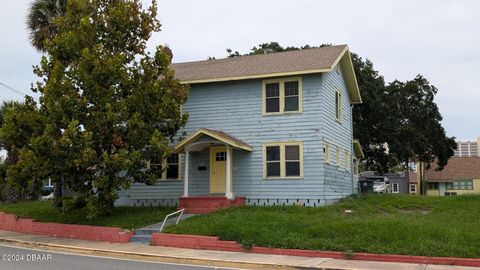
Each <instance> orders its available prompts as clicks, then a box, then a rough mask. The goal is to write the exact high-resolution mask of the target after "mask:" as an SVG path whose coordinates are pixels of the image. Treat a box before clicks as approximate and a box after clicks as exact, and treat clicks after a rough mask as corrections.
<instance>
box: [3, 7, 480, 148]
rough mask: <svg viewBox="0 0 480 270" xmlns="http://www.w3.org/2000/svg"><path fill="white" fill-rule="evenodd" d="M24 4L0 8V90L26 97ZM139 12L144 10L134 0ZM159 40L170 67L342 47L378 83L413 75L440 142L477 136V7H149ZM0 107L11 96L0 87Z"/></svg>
mask: <svg viewBox="0 0 480 270" xmlns="http://www.w3.org/2000/svg"><path fill="white" fill-rule="evenodd" d="M29 2H30V1H29V0H16V1H4V3H2V8H1V9H0V33H1V36H2V38H1V39H0V82H3V83H6V84H8V85H10V86H12V87H14V88H16V89H18V90H20V91H22V92H27V93H29V91H30V85H31V83H32V82H35V81H36V78H35V76H34V75H33V73H32V65H34V64H37V63H38V62H39V59H40V54H38V53H37V52H36V51H35V50H34V49H33V48H32V47H31V46H30V44H29V41H28V38H27V33H26V30H25V16H26V12H27V7H28V3H29ZM144 2H145V3H148V1H146V0H145V1H144ZM158 5H159V15H158V17H159V19H160V20H161V22H162V24H163V29H162V32H160V33H157V34H155V35H154V36H153V37H152V39H151V40H150V42H149V45H150V48H153V47H154V46H155V45H157V44H168V45H169V46H170V47H171V48H172V50H173V54H174V61H175V62H184V61H191V60H203V59H206V58H207V57H208V56H215V57H217V58H221V57H224V56H225V55H226V52H225V49H226V48H232V49H234V50H238V51H240V52H246V51H248V50H249V49H250V48H251V47H253V46H254V45H257V44H259V43H263V42H269V41H278V42H280V43H281V44H282V45H295V46H301V45H304V44H311V45H318V44H322V43H333V44H348V45H349V47H350V49H351V50H352V51H354V52H357V53H358V54H360V55H361V56H363V57H367V58H369V59H371V60H372V61H373V63H374V64H375V68H376V69H377V70H379V71H380V73H381V74H383V75H384V76H385V79H386V80H387V81H392V80H394V79H399V80H408V79H412V78H413V77H415V76H416V75H417V74H419V73H420V74H423V75H424V76H425V77H426V78H427V79H428V80H429V81H430V82H431V83H432V84H434V85H435V86H436V87H437V88H438V89H439V93H438V95H437V98H436V101H437V104H438V106H439V108H440V112H441V113H442V115H443V117H444V120H443V125H444V127H445V128H446V130H447V134H448V135H449V136H455V137H457V138H459V139H462V140H474V139H476V137H477V136H480V110H476V109H477V106H480V88H479V86H480V75H479V72H480V50H479V49H478V44H480V31H479V30H478V29H480V1H476V0H470V1H469V0H464V1H446V0H443V1H442V0H438V1H433V0H424V1H411V0H408V1H395V2H393V1H380V0H379V1H367V0H344V1H323V0H322V1H319V0H295V1H294V0H289V1H283V0H261V1H259V0H244V1H233V0H204V1H184V0H158ZM0 99H1V100H9V99H21V96H19V95H17V94H15V93H13V92H11V91H9V90H7V89H5V88H3V87H1V86H0Z"/></svg>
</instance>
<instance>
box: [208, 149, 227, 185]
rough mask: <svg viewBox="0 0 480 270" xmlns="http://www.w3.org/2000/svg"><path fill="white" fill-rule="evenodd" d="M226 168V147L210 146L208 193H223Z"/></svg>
mask: <svg viewBox="0 0 480 270" xmlns="http://www.w3.org/2000/svg"><path fill="white" fill-rule="evenodd" d="M226 168H227V149H226V147H225V146H212V147H210V193H225V185H226V181H225V179H226Z"/></svg>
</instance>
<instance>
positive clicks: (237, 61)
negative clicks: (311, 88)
mask: <svg viewBox="0 0 480 270" xmlns="http://www.w3.org/2000/svg"><path fill="white" fill-rule="evenodd" d="M346 49H347V46H346V45H339V46H332V47H322V48H314V49H304V50H296V51H287V52H279V53H268V54H261V55H249V56H242V57H233V58H225V59H218V60H205V61H196V62H187V63H176V64H172V66H171V67H172V68H173V69H174V70H175V74H176V77H177V78H178V79H179V80H181V81H187V82H191V81H201V80H214V79H216V80H226V79H227V78H237V77H240V78H242V77H253V76H255V77H257V76H262V75H266V74H275V73H290V72H302V71H303V72H307V71H312V70H316V71H317V73H318V72H325V71H328V70H329V69H331V68H332V67H333V65H334V64H336V62H338V59H339V57H341V56H342V55H343V53H344V52H345V50H346ZM321 70H323V71H321ZM311 73H313V72H311Z"/></svg>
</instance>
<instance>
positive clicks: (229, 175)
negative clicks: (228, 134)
mask: <svg viewBox="0 0 480 270" xmlns="http://www.w3.org/2000/svg"><path fill="white" fill-rule="evenodd" d="M225 147H226V150H227V166H225V167H226V170H227V171H226V174H225V175H226V177H225V181H226V182H227V183H226V185H225V197H227V199H233V194H232V147H230V145H226V146H225Z"/></svg>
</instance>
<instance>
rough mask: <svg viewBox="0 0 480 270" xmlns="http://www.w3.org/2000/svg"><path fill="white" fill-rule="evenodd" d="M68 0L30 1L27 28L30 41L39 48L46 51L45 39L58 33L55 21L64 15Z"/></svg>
mask: <svg viewBox="0 0 480 270" xmlns="http://www.w3.org/2000/svg"><path fill="white" fill-rule="evenodd" d="M66 9H67V0H35V1H32V2H31V3H30V7H29V9H28V16H27V29H28V31H29V37H30V41H31V43H32V45H33V47H35V48H36V49H37V50H39V51H41V52H45V51H46V50H45V41H46V40H47V39H48V38H50V37H52V36H54V35H55V34H57V32H58V29H57V27H56V25H55V24H54V23H53V21H54V20H55V19H56V18H57V17H59V16H63V15H64V14H65V12H66Z"/></svg>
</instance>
